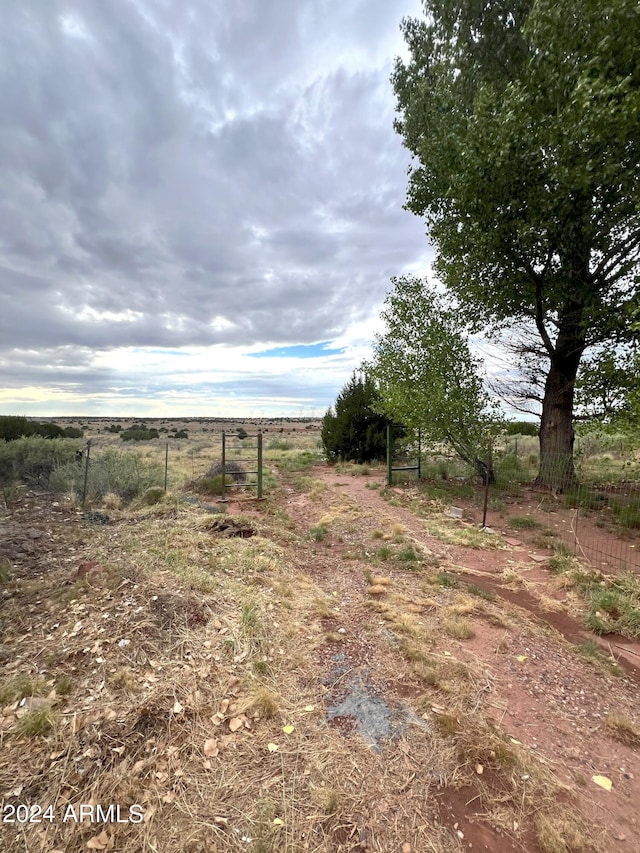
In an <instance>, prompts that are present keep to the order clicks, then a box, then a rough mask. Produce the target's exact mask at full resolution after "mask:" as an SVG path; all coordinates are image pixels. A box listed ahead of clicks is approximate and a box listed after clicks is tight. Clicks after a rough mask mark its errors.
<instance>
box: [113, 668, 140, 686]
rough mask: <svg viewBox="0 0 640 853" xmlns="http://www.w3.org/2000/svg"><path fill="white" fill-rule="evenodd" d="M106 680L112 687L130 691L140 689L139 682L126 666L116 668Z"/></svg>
mask: <svg viewBox="0 0 640 853" xmlns="http://www.w3.org/2000/svg"><path fill="white" fill-rule="evenodd" d="M108 680H109V683H110V684H112V685H113V686H114V687H118V688H119V689H121V690H125V691H127V692H130V693H136V692H138V691H139V690H140V683H139V681H138V679H137V678H136V676H135V675H134V674H133V672H132V671H131V669H130V668H129V667H128V666H123V667H121V668H120V669H117V670H116V671H115V672H114V673H112V674H111V675H110V676H109V679H108Z"/></svg>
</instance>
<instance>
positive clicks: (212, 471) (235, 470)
mask: <svg viewBox="0 0 640 853" xmlns="http://www.w3.org/2000/svg"><path fill="white" fill-rule="evenodd" d="M224 472H225V474H226V475H227V476H230V477H231V482H232V483H246V482H247V472H246V471H245V469H244V468H243V467H242V465H241V464H240V463H239V462H233V460H231V459H227V460H226V461H225V465H224ZM218 475H222V460H221V461H220V462H216V463H215V464H214V465H212V466H211V468H209V470H208V471H207V473H206V474H205V477H206V478H209V479H210V478H213V477H217V476H218ZM221 482H222V481H221Z"/></svg>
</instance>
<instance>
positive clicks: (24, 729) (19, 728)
mask: <svg viewBox="0 0 640 853" xmlns="http://www.w3.org/2000/svg"><path fill="white" fill-rule="evenodd" d="M59 716H60V715H59V714H58V712H57V711H54V710H53V708H37V709H34V710H33V711H27V713H26V714H25V715H24V716H23V717H20V719H19V720H18V722H17V723H16V727H15V732H16V734H17V735H18V736H19V737H28V738H34V737H46V736H47V735H48V734H49V733H50V732H51V730H52V728H53V727H54V725H55V723H56V721H57V719H58V717H59Z"/></svg>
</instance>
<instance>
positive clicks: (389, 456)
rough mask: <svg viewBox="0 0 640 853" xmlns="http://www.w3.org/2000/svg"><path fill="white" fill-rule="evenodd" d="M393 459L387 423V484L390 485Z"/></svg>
mask: <svg viewBox="0 0 640 853" xmlns="http://www.w3.org/2000/svg"><path fill="white" fill-rule="evenodd" d="M392 459H393V448H392V437H391V424H387V486H390V485H391V465H392Z"/></svg>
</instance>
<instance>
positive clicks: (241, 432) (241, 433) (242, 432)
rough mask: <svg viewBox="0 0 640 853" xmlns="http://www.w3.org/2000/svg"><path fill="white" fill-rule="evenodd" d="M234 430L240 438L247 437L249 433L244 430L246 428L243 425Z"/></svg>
mask: <svg viewBox="0 0 640 853" xmlns="http://www.w3.org/2000/svg"><path fill="white" fill-rule="evenodd" d="M236 432H237V433H238V438H240V439H243V438H247V437H248V435H249V433H248V432H247V431H246V429H245V428H244V427H238V429H237V430H236Z"/></svg>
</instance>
